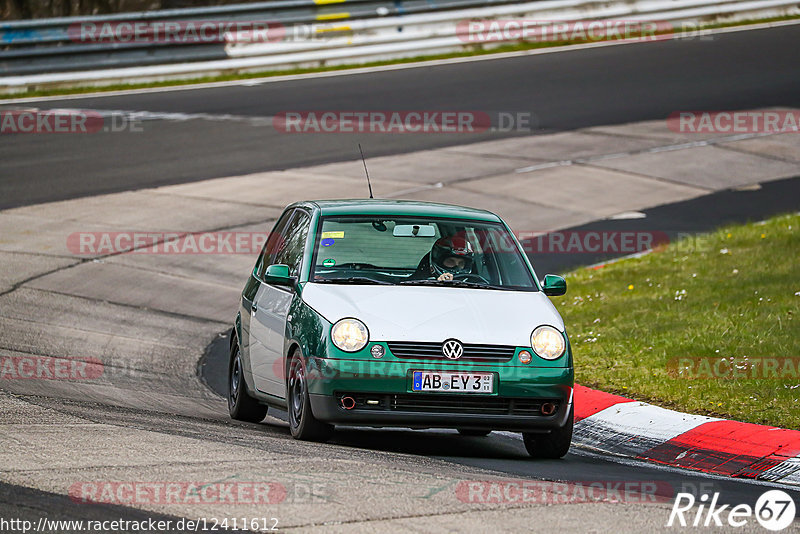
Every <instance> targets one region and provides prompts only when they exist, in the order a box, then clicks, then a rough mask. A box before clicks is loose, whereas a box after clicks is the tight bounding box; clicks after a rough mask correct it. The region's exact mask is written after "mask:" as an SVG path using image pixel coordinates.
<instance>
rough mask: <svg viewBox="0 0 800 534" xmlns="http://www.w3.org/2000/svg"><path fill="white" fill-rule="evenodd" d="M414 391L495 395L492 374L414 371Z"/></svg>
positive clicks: (412, 386) (412, 387)
mask: <svg viewBox="0 0 800 534" xmlns="http://www.w3.org/2000/svg"><path fill="white" fill-rule="evenodd" d="M413 378H414V383H413V384H412V385H411V390H412V391H440V392H441V391H443V392H446V393H493V392H494V380H493V374H492V373H459V372H453V371H413Z"/></svg>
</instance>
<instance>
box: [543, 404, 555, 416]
mask: <svg viewBox="0 0 800 534" xmlns="http://www.w3.org/2000/svg"><path fill="white" fill-rule="evenodd" d="M554 413H556V405H555V404H553V403H552V402H545V403H544V404H542V415H553V414H554Z"/></svg>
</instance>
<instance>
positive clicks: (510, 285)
mask: <svg viewBox="0 0 800 534" xmlns="http://www.w3.org/2000/svg"><path fill="white" fill-rule="evenodd" d="M309 279H310V281H312V282H318V283H335V284H348V283H352V284H392V285H397V284H403V285H437V286H455V287H471V288H478V289H504V290H519V291H538V288H537V286H536V283H535V281H534V278H533V275H532V273H531V271H530V269H529V267H528V264H527V262H526V260H525V258H523V256H522V254H521V253H520V251H519V247H518V246H517V243H516V241H515V240H514V238H513V236H512V235H511V234H510V233H509V231H508V230H507V229H506V227H505V226H504V225H503V224H500V223H492V222H483V221H474V220H463V219H444V218H432V217H406V216H403V217H401V216H375V215H370V216H335V217H334V216H327V217H323V218H322V219H321V224H320V225H319V227H318V231H317V235H316V242H315V245H314V257H313V264H312V270H311V276H310V278H309Z"/></svg>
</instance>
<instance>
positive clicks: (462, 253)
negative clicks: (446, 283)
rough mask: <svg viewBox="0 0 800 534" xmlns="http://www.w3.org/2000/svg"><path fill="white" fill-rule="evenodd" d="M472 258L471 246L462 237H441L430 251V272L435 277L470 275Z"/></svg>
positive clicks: (473, 253)
mask: <svg viewBox="0 0 800 534" xmlns="http://www.w3.org/2000/svg"><path fill="white" fill-rule="evenodd" d="M474 256H475V251H474V250H473V248H472V244H471V243H470V242H469V241H467V240H466V239H464V238H463V237H460V236H452V237H442V238H441V239H439V240H437V241H436V243H434V244H433V248H432V249H431V271H432V272H433V273H434V274H436V275H437V276H438V275H441V274H443V273H452V274H466V273H471V272H472V263H473V259H474Z"/></svg>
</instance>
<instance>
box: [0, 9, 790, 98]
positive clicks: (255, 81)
mask: <svg viewBox="0 0 800 534" xmlns="http://www.w3.org/2000/svg"><path fill="white" fill-rule="evenodd" d="M796 24H800V19H798V20H786V21H779V22H764V23H759V24H750V25H744V26H732V27H730V28H717V29H712V30H703V31H704V32H705V33H704V35H706V36H707V35H721V34H725V33H734V32H740V31H756V30H765V29H770V28H777V27H781V26H792V25H796ZM657 42H664V41H647V42H645V41H606V42H598V43H585V44H580V45H571V46H565V47H549V48H536V49H533V50H520V51H516V52H502V53H496V54H485V55H480V56H468V57H457V58H448V59H435V60H429V61H425V60H421V61H416V62H413V63H402V64H396V65H381V66H375V67H356V68H353V69H347V70H339V71H328V72H311V73H307V74H290V75H285V76H265V77H263V78H248V79H245V80H229V81H223V82H208V83H201V84H186V85H175V86H170V87H150V88H142V89H125V90H120V91H99V92H94V93H81V94H75V95H58V96H45V97H22V98H13V99H7V100H5V99H0V105H3V104H20V103H25V102H47V101H52V100H75V99H81V98H102V97H111V96H124V95H137V94H144V93H164V92H170V91H191V90H195V89H214V88H222V87H235V86H243V87H247V86H256V85H260V84H264V83H280V82H287V81H295V80H305V79H309V78H329V77H334V76H353V75H358V74H371V73H374V72H386V71H394V70H405V69H417V68H423V67H435V66H439V65H454V64H459V63H471V62H475V61H494V60H498V59H509V58H517V57H525V56H534V55H540V54H557V53H561V52H572V51H578V50H585V49H590V48H601V47H606V46H623V45H631V44H647V43H657Z"/></svg>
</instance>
